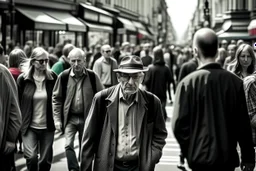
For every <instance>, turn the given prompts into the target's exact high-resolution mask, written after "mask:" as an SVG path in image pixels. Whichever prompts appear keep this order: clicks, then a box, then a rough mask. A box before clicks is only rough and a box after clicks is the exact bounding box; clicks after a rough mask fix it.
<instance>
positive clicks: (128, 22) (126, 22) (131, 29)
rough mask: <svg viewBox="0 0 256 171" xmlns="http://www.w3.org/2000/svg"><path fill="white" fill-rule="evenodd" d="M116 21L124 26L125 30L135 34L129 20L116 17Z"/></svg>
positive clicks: (134, 28)
mask: <svg viewBox="0 0 256 171" xmlns="http://www.w3.org/2000/svg"><path fill="white" fill-rule="evenodd" d="M117 19H118V20H119V21H120V22H121V23H122V24H123V25H124V28H125V29H127V30H130V31H134V32H136V27H135V25H134V24H133V23H132V22H131V21H130V20H128V19H126V18H122V17H117Z"/></svg>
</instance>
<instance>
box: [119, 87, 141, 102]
mask: <svg viewBox="0 0 256 171" xmlns="http://www.w3.org/2000/svg"><path fill="white" fill-rule="evenodd" d="M138 99H139V93H138V91H137V92H136V93H135V98H134V102H137V103H138V101H139V100H138ZM119 100H123V101H125V102H126V99H125V97H124V95H123V92H122V88H120V90H119Z"/></svg>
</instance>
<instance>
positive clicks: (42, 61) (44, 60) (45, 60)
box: [36, 59, 49, 65]
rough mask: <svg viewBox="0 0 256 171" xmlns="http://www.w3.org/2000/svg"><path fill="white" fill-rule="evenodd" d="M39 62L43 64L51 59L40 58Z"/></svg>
mask: <svg viewBox="0 0 256 171" xmlns="http://www.w3.org/2000/svg"><path fill="white" fill-rule="evenodd" d="M36 61H37V62H38V63H39V64H41V65H42V64H43V63H44V62H45V63H46V64H47V63H48V61H49V59H39V60H36Z"/></svg>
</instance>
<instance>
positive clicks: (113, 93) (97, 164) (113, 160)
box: [81, 56, 167, 171]
mask: <svg viewBox="0 0 256 171" xmlns="http://www.w3.org/2000/svg"><path fill="white" fill-rule="evenodd" d="M145 71H146V70H145V69H144V68H143V64H142V61H141V59H140V57H138V56H125V57H124V58H123V59H122V61H121V63H120V65H119V68H118V69H116V70H115V72H117V77H118V81H119V84H118V85H116V86H113V87H111V88H109V89H106V90H103V91H101V92H99V93H97V94H96V95H95V97H94V99H93V103H92V106H91V110H90V112H89V115H88V117H87V119H86V122H85V127H84V133H83V134H84V135H83V140H82V151H81V160H82V161H81V171H86V170H87V169H89V168H90V166H91V165H92V163H93V170H94V171H103V170H109V171H119V170H122V171H128V170H129V171H151V170H154V168H155V165H156V163H158V162H159V160H160V158H161V156H162V149H163V147H164V145H165V139H166V137H167V131H166V127H165V121H164V117H163V113H162V108H161V103H160V100H159V99H158V98H157V97H156V96H155V95H153V94H151V93H149V92H147V91H144V90H140V89H139V84H140V83H142V81H143V77H144V73H143V72H145ZM93 160H94V162H93Z"/></svg>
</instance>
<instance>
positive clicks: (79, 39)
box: [76, 33, 83, 48]
mask: <svg viewBox="0 0 256 171" xmlns="http://www.w3.org/2000/svg"><path fill="white" fill-rule="evenodd" d="M76 46H77V47H79V48H82V47H83V33H77V40H76Z"/></svg>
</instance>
